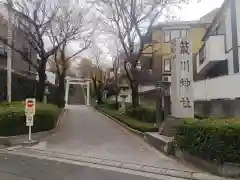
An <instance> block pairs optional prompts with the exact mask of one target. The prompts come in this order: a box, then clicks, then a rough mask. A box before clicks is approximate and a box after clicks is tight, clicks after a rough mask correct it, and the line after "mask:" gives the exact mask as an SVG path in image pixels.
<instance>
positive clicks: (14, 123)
mask: <svg viewBox="0 0 240 180" xmlns="http://www.w3.org/2000/svg"><path fill="white" fill-rule="evenodd" d="M59 114H60V109H58V108H57V107H56V106H54V105H51V104H42V103H37V104H36V114H35V116H34V126H33V127H32V132H33V133H34V132H40V131H48V130H51V129H53V128H54V127H55V125H56V122H57V119H58V116H59ZM27 133H28V127H26V118H25V114H24V104H23V102H13V103H11V104H9V103H5V102H2V103H0V136H15V135H21V134H27Z"/></svg>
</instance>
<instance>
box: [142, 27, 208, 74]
mask: <svg viewBox="0 0 240 180" xmlns="http://www.w3.org/2000/svg"><path fill="white" fill-rule="evenodd" d="M206 26H207V25H199V26H197V27H196V25H195V27H190V28H189V29H188V32H187V33H188V34H187V35H188V38H189V39H191V41H192V50H193V53H194V54H195V53H197V52H198V51H199V49H200V48H201V46H202V37H203V36H204V34H205V32H206ZM173 28H174V27H173ZM178 28H179V29H181V26H179V27H178ZM168 30H171V29H170V28H168ZM164 36H165V34H164V30H163V29H160V28H159V29H156V30H155V31H154V32H153V33H152V40H153V41H155V42H157V43H154V45H153V47H152V49H150V48H148V49H147V50H146V51H144V53H146V52H148V53H149V52H150V51H152V52H154V53H153V67H152V73H153V76H154V77H156V78H157V79H160V77H161V76H162V75H164V76H165V75H171V71H168V72H165V71H164V60H165V59H170V58H171V43H170V42H164ZM194 64H195V63H194Z"/></svg>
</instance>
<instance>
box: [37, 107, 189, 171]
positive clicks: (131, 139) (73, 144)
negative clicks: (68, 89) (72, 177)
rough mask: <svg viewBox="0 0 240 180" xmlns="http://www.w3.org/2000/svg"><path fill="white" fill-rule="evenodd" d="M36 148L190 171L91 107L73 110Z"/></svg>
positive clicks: (69, 111)
mask: <svg viewBox="0 0 240 180" xmlns="http://www.w3.org/2000/svg"><path fill="white" fill-rule="evenodd" d="M33 148H36V149H40V150H46V151H55V152H60V153H68V154H75V155H84V156H90V157H98V158H102V159H110V160H117V161H123V162H132V163H137V164H145V165H151V166H160V167H162V168H169V169H177V170H189V169H188V168H186V167H184V166H183V165H181V164H179V163H177V162H175V161H174V160H172V159H170V158H168V157H167V156H165V155H163V154H161V153H159V152H157V151H156V150H155V149H153V148H151V147H150V146H149V145H148V144H146V143H145V142H144V141H143V139H141V138H140V137H137V136H135V135H133V134H132V133H130V132H129V131H127V130H126V129H125V128H123V127H122V126H120V125H119V124H117V123H116V122H114V121H112V120H110V119H108V118H107V117H105V116H104V115H102V114H100V113H99V112H97V111H95V110H94V109H93V108H90V107H87V106H81V107H80V108H79V107H77V108H73V109H69V110H68V111H67V113H66V114H65V117H64V118H63V119H62V121H61V122H60V124H59V126H58V130H57V132H56V133H55V134H53V135H52V136H51V137H48V138H47V139H45V140H44V141H43V142H41V143H40V144H39V145H37V146H35V147H33Z"/></svg>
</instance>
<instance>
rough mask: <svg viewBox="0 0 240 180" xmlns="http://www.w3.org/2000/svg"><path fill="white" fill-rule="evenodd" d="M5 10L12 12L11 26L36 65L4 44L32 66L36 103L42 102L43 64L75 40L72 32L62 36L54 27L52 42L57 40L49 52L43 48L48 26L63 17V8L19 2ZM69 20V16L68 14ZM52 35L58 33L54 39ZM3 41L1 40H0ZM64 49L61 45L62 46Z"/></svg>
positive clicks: (45, 1) (39, 0)
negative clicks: (31, 49) (35, 74)
mask: <svg viewBox="0 0 240 180" xmlns="http://www.w3.org/2000/svg"><path fill="white" fill-rule="evenodd" d="M6 6H7V7H8V8H9V7H10V9H11V10H12V12H13V15H14V26H15V27H16V28H17V29H18V31H21V32H22V34H23V36H24V39H25V40H26V43H27V44H28V45H29V46H31V47H32V48H33V51H34V52H35V54H36V55H37V56H38V57H39V58H38V60H37V62H35V61H34V60H33V59H32V58H28V56H26V53H25V52H24V51H23V50H22V49H21V48H20V47H16V46H14V44H7V45H8V46H9V47H10V48H12V49H13V50H14V51H16V52H17V53H19V54H20V55H21V56H22V57H23V58H22V59H23V60H24V61H26V62H28V63H29V64H30V65H32V66H33V67H34V68H35V69H36V70H37V72H38V76H39V83H38V88H37V90H38V93H37V98H38V100H40V101H42V100H43V95H44V89H45V80H46V74H45V69H46V64H47V61H48V59H49V57H50V56H51V55H53V54H54V53H55V52H56V51H57V50H58V49H59V48H60V46H62V45H63V44H64V43H65V44H66V41H67V40H69V39H71V38H72V37H74V36H75V34H76V32H75V29H73V30H72V31H70V30H68V31H67V32H68V33H64V32H66V29H65V28H66V27H65V26H62V27H60V26H58V27H59V31H55V36H54V37H53V38H55V40H56V39H58V38H59V39H58V41H55V44H54V45H53V46H51V47H50V48H48V49H47V48H46V36H47V33H49V31H51V28H52V26H55V25H56V24H57V21H59V20H62V21H63V19H64V18H66V17H63V16H62V15H63V14H64V12H65V11H66V9H67V8H66V5H65V4H62V3H61V1H60V0H59V1H58V0H57V1H51V0H34V1H29V0H21V1H14V2H13V4H10V3H9V2H8V3H6ZM68 14H69V16H70V12H69V13H68ZM71 28H72V27H71ZM56 33H59V34H58V36H57V35H56ZM0 39H1V40H2V41H4V37H0ZM63 46H64V45H63Z"/></svg>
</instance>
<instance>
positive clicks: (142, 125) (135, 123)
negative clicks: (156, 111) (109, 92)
mask: <svg viewBox="0 0 240 180" xmlns="http://www.w3.org/2000/svg"><path fill="white" fill-rule="evenodd" d="M95 108H96V109H98V110H99V111H102V112H104V113H106V114H108V115H110V116H111V117H113V118H115V119H117V120H118V121H120V122H122V123H124V124H126V125H127V126H129V127H131V128H133V129H136V130H138V131H141V132H156V131H157V128H156V127H155V126H154V123H148V122H141V121H139V120H137V119H134V118H131V117H128V116H126V115H120V113H119V112H118V111H117V110H114V109H111V108H109V106H108V105H105V104H104V105H101V106H95Z"/></svg>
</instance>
